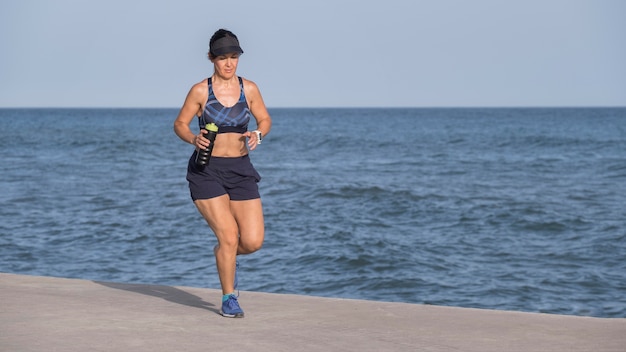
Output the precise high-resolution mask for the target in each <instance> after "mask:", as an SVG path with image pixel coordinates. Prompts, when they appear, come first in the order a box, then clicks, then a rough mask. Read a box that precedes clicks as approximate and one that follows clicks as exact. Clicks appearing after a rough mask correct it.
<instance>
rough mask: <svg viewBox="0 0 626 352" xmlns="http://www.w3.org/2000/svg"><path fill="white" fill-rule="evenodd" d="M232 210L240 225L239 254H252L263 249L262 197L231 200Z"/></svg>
mask: <svg viewBox="0 0 626 352" xmlns="http://www.w3.org/2000/svg"><path fill="white" fill-rule="evenodd" d="M230 210H231V212H232V215H233V217H234V218H235V221H236V222H237V224H238V227H239V244H238V247H237V254H250V253H254V252H256V251H258V250H259V249H261V247H262V246H263V240H264V238H265V225H264V220H263V206H262V204H261V199H260V198H257V199H250V200H233V201H230Z"/></svg>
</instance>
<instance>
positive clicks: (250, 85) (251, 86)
mask: <svg viewBox="0 0 626 352" xmlns="http://www.w3.org/2000/svg"><path fill="white" fill-rule="evenodd" d="M239 78H241V80H242V81H243V89H244V91H245V92H246V93H248V92H255V91H256V92H258V91H259V87H258V86H257V85H256V83H254V81H251V80H249V79H247V78H245V77H242V76H239Z"/></svg>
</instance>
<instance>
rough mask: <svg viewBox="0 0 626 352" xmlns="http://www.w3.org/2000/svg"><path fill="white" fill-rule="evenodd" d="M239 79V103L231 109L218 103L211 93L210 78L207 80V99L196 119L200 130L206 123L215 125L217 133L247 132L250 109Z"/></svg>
mask: <svg viewBox="0 0 626 352" xmlns="http://www.w3.org/2000/svg"><path fill="white" fill-rule="evenodd" d="M238 78H239V89H240V90H241V94H240V95H239V101H237V103H236V104H235V105H233V106H231V107H225V106H224V105H222V103H220V102H219V101H218V100H217V98H216V97H215V93H213V84H212V83H211V77H209V79H208V84H209V99H208V100H207V102H206V105H205V106H204V110H203V111H202V116H200V118H199V119H198V122H199V123H200V128H204V126H205V125H206V124H207V123H211V122H213V123H215V124H216V125H217V126H218V127H219V130H218V131H217V133H228V132H235V133H244V132H246V131H247V130H248V122H250V115H251V113H250V109H249V108H248V102H247V101H246V95H245V94H244V92H243V79H241V77H238Z"/></svg>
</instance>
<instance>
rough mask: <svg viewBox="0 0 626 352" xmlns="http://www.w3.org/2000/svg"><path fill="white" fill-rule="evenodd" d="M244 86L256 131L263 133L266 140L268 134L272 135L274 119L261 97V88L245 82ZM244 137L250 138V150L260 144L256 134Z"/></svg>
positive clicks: (248, 134)
mask: <svg viewBox="0 0 626 352" xmlns="http://www.w3.org/2000/svg"><path fill="white" fill-rule="evenodd" d="M243 86H244V93H245V94H246V99H247V101H248V106H249V107H250V112H252V115H253V116H254V119H255V120H256V126H257V128H256V129H257V130H258V131H260V132H261V134H262V136H263V138H264V137H265V136H267V134H268V133H270V130H271V129H272V118H271V117H270V114H269V112H268V111H267V107H266V106H265V102H263V97H261V91H260V90H259V87H258V86H257V85H256V83H254V82H252V81H249V80H245V82H244V85H243ZM244 135H245V136H246V137H248V147H249V148H250V150H254V149H255V148H256V146H257V145H258V144H259V140H258V139H257V135H256V133H252V132H250V131H248V132H246V133H244Z"/></svg>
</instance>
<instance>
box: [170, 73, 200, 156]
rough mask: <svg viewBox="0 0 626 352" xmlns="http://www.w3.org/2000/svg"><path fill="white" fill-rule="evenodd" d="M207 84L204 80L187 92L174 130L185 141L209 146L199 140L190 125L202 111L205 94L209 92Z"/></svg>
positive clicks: (195, 144)
mask: <svg viewBox="0 0 626 352" xmlns="http://www.w3.org/2000/svg"><path fill="white" fill-rule="evenodd" d="M206 90H207V89H206V84H203V82H200V83H197V84H195V85H194V86H193V87H191V89H190V90H189V93H187V98H185V103H184V104H183V106H182V107H181V108H180V111H179V112H178V116H177V117H176V120H175V121H174V132H175V133H176V135H177V136H178V137H179V138H180V139H182V140H183V141H185V142H187V143H189V144H192V145H194V146H196V147H207V145H208V143H203V141H202V140H199V141H198V140H197V136H196V135H195V134H194V133H193V132H191V128H190V127H189V125H190V124H191V121H192V120H193V118H194V116H196V115H197V114H198V113H199V112H200V111H202V110H201V109H202V104H203V103H204V100H206V99H205V96H206V95H207V94H208V92H207V91H206Z"/></svg>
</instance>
